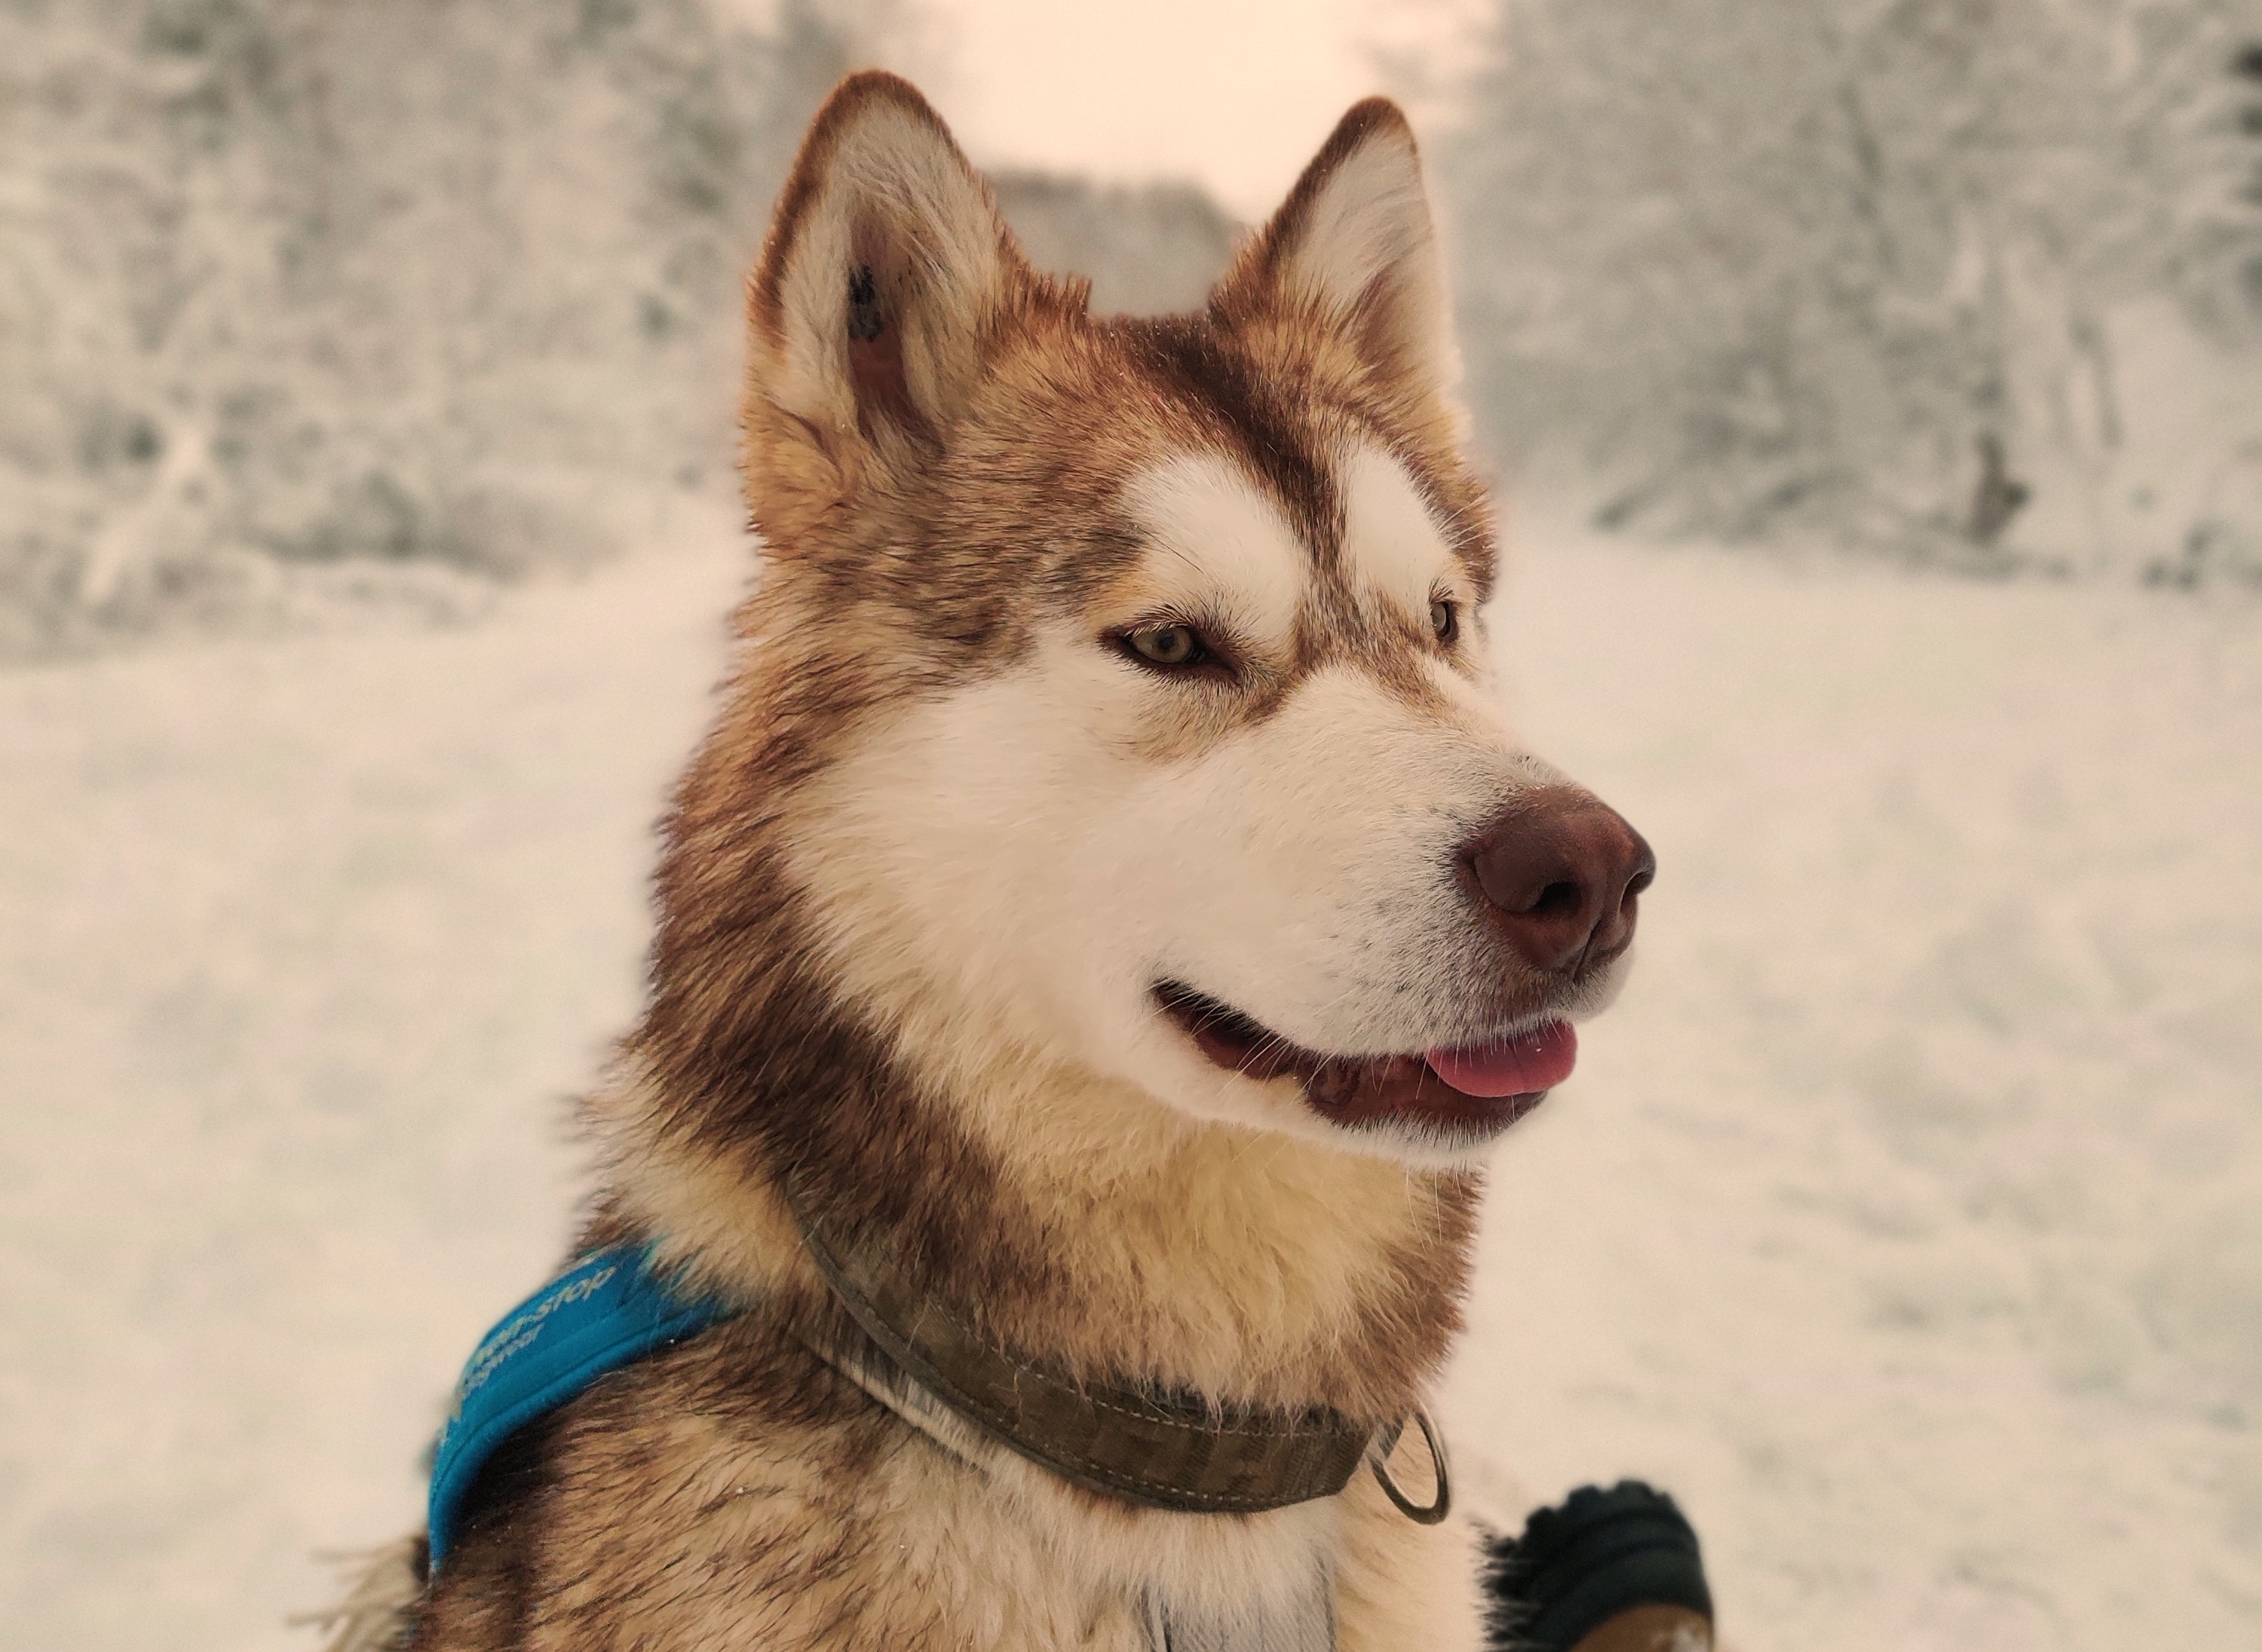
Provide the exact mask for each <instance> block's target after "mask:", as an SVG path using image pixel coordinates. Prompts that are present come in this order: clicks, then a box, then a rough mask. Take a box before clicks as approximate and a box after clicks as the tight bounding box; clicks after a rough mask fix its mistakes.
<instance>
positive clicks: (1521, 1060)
mask: <svg viewBox="0 0 2262 1652" xmlns="http://www.w3.org/2000/svg"><path fill="white" fill-rule="evenodd" d="M1425 1059H1427V1060H1428V1062H1429V1064H1430V1071H1432V1072H1434V1073H1436V1074H1437V1076H1438V1077H1439V1078H1443V1079H1444V1081H1445V1082H1446V1083H1447V1084H1449V1085H1451V1086H1452V1087H1453V1088H1454V1089H1456V1090H1459V1092H1460V1093H1462V1094H1463V1095H1481V1096H1502V1095H1534V1094H1537V1093H1538V1092H1540V1091H1542V1090H1552V1089H1553V1088H1554V1087H1555V1086H1557V1085H1559V1084H1560V1083H1562V1082H1563V1080H1564V1079H1566V1078H1569V1077H1570V1076H1571V1069H1572V1068H1573V1067H1574V1065H1576V1064H1577V1063H1578V1059H1579V1035H1578V1034H1577V1033H1575V1032H1574V1031H1573V1030H1572V1028H1571V1023H1570V1022H1568V1021H1550V1022H1548V1023H1547V1025H1546V1026H1545V1027H1542V1028H1539V1029H1538V1031H1537V1032H1530V1033H1525V1034H1524V1035H1521V1036H1519V1037H1516V1038H1510V1039H1508V1040H1506V1041H1504V1042H1501V1043H1496V1044H1471V1045H1468V1046H1467V1047H1466V1048H1465V1049H1461V1050H1431V1051H1430V1053H1429V1055H1428V1057H1425Z"/></svg>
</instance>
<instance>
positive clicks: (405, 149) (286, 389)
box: [0, 0, 887, 653]
mask: <svg viewBox="0 0 2262 1652" xmlns="http://www.w3.org/2000/svg"><path fill="white" fill-rule="evenodd" d="M747 15H753V14H741V13H738V12H736V11H731V10H730V9H729V8H726V7H724V6H722V5H719V4H712V3H711V0H575V3H574V4H557V5H550V4H544V5H540V6H517V5H510V4H495V3H493V0H487V3H481V4H472V3H452V0H386V4H357V3H356V0H11V4H5V5H0V382H4V383H5V384H7V385H8V386H9V392H10V393H9V394H8V396H7V397H5V398H4V399H0V652H17V653H20V652H23V651H25V650H31V651H39V650H41V649H46V648H52V647H57V646H73V645H74V643H75V642H76V641H77V640H81V639H84V638H90V637H94V636H98V635H100V634H104V633H105V632H110V631H117V630H119V629H121V628H123V629H126V630H133V629H137V628H144V627H147V626H149V625H155V624H169V623H173V622H175V621H176V620H178V619H179V618H181V617H183V616H184V615H192V614H194V613H196V612H198V611H199V610H219V611H222V612H238V611H241V610H258V609H262V608H266V609H281V610H286V611H287V610H290V609H291V608H292V606H293V605H294V604H296V603H299V602H302V601H304V600H305V599H306V595H307V593H308V592H309V590H310V589H314V588H321V586H322V582H323V581H330V582H331V583H332V584H334V585H335V584H336V583H338V582H340V581H344V582H347V583H355V584H357V585H358V586H359V587H362V588H367V587H369V586H370V585H371V581H373V580H374V581H376V582H377V583H378V584H382V585H385V588H387V590H389V591H391V592H392V593H393V595H395V596H396V597H400V596H401V595H402V594H403V593H406V594H407V596H408V597H409V598H417V599H418V600H422V599H421V598H418V594H419V593H420V592H421V593H423V594H424V595H425V596H427V597H429V599H430V600H434V601H445V600H450V599H449V596H448V592H449V589H450V588H449V586H448V583H447V581H446V578H445V577H444V575H434V574H429V573H428V572H427V571H428V570H431V569H435V568H438V569H446V568H450V567H453V568H457V569H464V570H477V571H485V572H501V573H508V572H510V571H512V570H514V569H515V568H519V567H522V566H530V565H535V564H544V563H556V562H561V561H564V562H570V561H572V560H573V559H576V558H579V557H586V556H588V555H591V554H594V553H595V552H598V551H599V550H602V549H603V548H605V546H606V545H607V544H608V543H609V541H611V540H613V539H616V538H618V537H621V536H622V534H623V531H626V530H628V524H627V523H623V521H621V520H619V518H620V517H621V516H623V514H624V513H633V512H636V511H638V510H641V509H645V503H644V502H640V501H652V496H653V495H654V494H659V493H664V492H665V490H666V488H667V487H671V486H673V485H674V484H675V483H676V482H677V481H679V480H681V481H682V482H686V483H690V484H693V485H699V486H710V485H711V486H722V485H725V484H726V483H727V480H728V470H729V462H730V440H731V402H732V394H733V389H734V386H735V381H736V376H737V369H738V360H739V356H740V348H741V347H740V341H739V336H738V329H739V326H740V322H739V316H738V309H739V305H738V282H739V278H740V276H741V273H742V272H743V271H744V269H745V267H746V263H747V262H748V259H749V257H750V256H751V253H752V250H753V245H754V242H755V241H756V239H757V238H758V237H759V235H760V233H761V227H762V225H763V223H764V221H765V220H766V217H767V211H768V206H769V202H770V198H771V195H772V193H773V191H774V189H775V186H776V184H777V181H778V180H779V178H780V177H782V174H783V170H784V168H785V165H786V163H787V162H788V161H789V158H790V155H791V150H792V146H793V145H794V143H795V142H796V141H797V140H798V138H799V136H800V132H801V128H802V126H803V122H804V121H805V120H806V119H807V117H808V115H809V112H810V110H811V109H813V108H814V106H815V105H816V103H817V101H818V98H820V97H822V96H823V95H824V93H825V90H827V89H828V88H829V87H830V85H831V84H832V82H833V81H834V80H835V79H837V78H838V76H839V74H840V73H841V72H842V71H843V70H844V69H846V68H847V67H850V66H851V65H852V63H853V62H854V61H855V60H856V59H857V58H858V57H860V56H861V55H863V54H865V52H866V51H867V49H868V43H869V42H868V37H869V36H870V35H871V34H872V33H873V32H875V31H876V30H878V29H879V28H880V27H881V26H882V25H884V23H885V22H886V20H887V13H886V11H885V8H884V6H883V5H882V4H846V5H843V4H828V5H822V6H820V5H819V4H817V3H816V0H781V4H777V5H775V6H773V7H771V8H770V9H769V10H768V11H767V14H764V15H761V16H759V17H758V18H757V20H756V21H755V22H753V23H749V22H747V21H746V16H747ZM655 484H656V487H655ZM387 569H389V570H391V572H389V573H385V572H384V570H387ZM379 574H382V578H379V577H378V575H379Z"/></svg>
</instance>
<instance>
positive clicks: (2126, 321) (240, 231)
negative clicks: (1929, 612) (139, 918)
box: [0, 0, 2262, 658]
mask: <svg viewBox="0 0 2262 1652" xmlns="http://www.w3.org/2000/svg"><path fill="white" fill-rule="evenodd" d="M944 29H945V25H944V23H943V22H942V21H941V20H940V18H939V17H937V16H934V15H929V14H926V13H922V12H914V11H907V10H905V9H904V7H902V6H899V5H894V4H887V0H847V3H846V4H821V3H820V0H779V3H778V4H774V5H771V6H767V7H760V6H757V7H752V8H750V7H748V6H746V5H744V4H739V5H732V4H726V3H725V0H573V3H572V4H562V3H561V4H540V5H523V6H519V5H504V4H467V3H465V0H454V3H450V0H387V3H386V4H347V3H346V0H0V383H4V384H5V385H6V386H8V389H9V393H8V394H7V395H6V396H5V397H4V398H0V657H14V658H25V657H37V656H42V655H51V654H54V653H59V652H78V651H81V650H83V649H86V648H89V647H102V646H107V645H111V644H114V643H116V642H118V641H119V640H121V639H125V638H131V637H133V636H136V635H142V634H147V633H149V632H152V631H162V630H168V629H176V628H180V627H183V626H200V627H201V626H210V625H214V624H219V625H222V626H227V627H231V628H234V627H241V626H242V625H245V624H256V625H261V626H269V625H273V624H292V623H293V622H294V621H297V620H300V619H305V618H310V617H321V616H324V615H328V614H334V613H335V612H336V611H337V610H339V609H340V608H341V607H344V608H346V609H353V610H361V609H366V608H368V607H370V606H371V605H376V606H378V607H392V608H400V609H405V610H407V611H409V612H410V613H411V614H431V615H435V616H447V615H450V614H457V613H462V612H465V611H469V610H476V609H477V608H478V607H479V605H480V604H481V603H482V602H484V601H485V600H486V598H487V596H488V595H491V593H492V591H493V588H494V586H495V583H496V582H497V581H505V580H509V579H512V578H515V577H517V576H520V575H522V574H528V573H531V572H535V571H538V570H544V569H555V568H569V567H573V566H580V565H583V564H586V563H587V562H589V561H591V560H592V559H597V558H600V557H602V556H604V555H606V554H607V553H608V552H609V551H611V550H612V549H613V548H615V547H616V546H618V545H624V544H627V543H631V542H638V541H644V540H647V539H649V538H650V537H652V535H653V534H654V533H655V532H662V533H664V532H665V531H666V523H667V521H668V520H669V512H670V511H671V509H674V506H675V505H676V504H678V503H680V502H681V500H682V498H683V497H684V496H686V495H696V494H707V495H709V496H710V497H711V495H712V494H714V493H715V491H716V490H718V489H723V488H726V487H727V486H728V483H729V467H730V463H731V459H730V451H729V444H730V436H731V414H730V405H731V385H732V380H733V377H734V374H735V371H736V367H737V363H738V354H739V343H738V307H737V298H738V284H739V281H740V279H741V277H742V274H743V271H744V269H745V266H746V263H747V260H748V258H749V256H750V254H751V252H752V249H753V244H754V241H755V238H756V237H757V236H758V235H759V234H760V226H761V224H762V223H763V221H764V218H765V215H766V213H767V207H768V205H769V201H770V198H771V196H772V194H773V192H774V189H775V187H776V185H777V184H778V181H779V179H780V177H781V176H782V170H783V168H784V166H785V165H786V164H787V162H788V161H789V158H790V155H791V149H792V146H793V144H794V142H795V141H796V137H797V136H798V133H799V131H800V128H801V126H802V125H803V121H804V119H806V117H807V115H808V113H809V112H810V109H811V107H812V106H813V105H814V104H815V102H816V101H817V99H818V97H821V96H822V95H823V93H824V91H825V89H826V88H827V87H829V86H830V85H831V84H832V82H833V81H834V79H836V78H837V76H839V73H840V72H841V71H842V70H843V69H845V68H846V67H849V66H851V65H852V64H854V63H856V62H858V61H866V60H868V59H870V58H873V57H875V56H882V57H885V58H887V59H889V60H890V61H898V62H900V61H903V60H904V57H905V56H906V54H907V51H908V54H910V55H913V56H915V55H917V52H916V42H915V40H914V42H913V46H912V47H910V48H907V47H906V45H905V42H906V40H912V39H913V37H915V36H916V35H917V33H918V32H919V31H922V30H925V31H927V32H930V33H933V32H942V31H943V30H944ZM1481 33H1482V45H1483V48H1484V49H1483V50H1482V51H1481V52H1480V53H1478V54H1475V56H1474V60H1473V61H1474V62H1475V65H1476V66H1475V67H1474V68H1473V69H1472V68H1467V67H1464V66H1462V65H1461V64H1459V62H1458V61H1457V62H1456V63H1455V64H1454V65H1452V67H1451V68H1450V69H1449V68H1448V66H1447V65H1445V64H1444V63H1442V62H1437V61H1427V62H1424V61H1400V62H1398V63H1396V64H1395V65H1394V66H1393V67H1394V74H1395V78H1397V79H1398V80H1399V81H1401V82H1402V83H1407V84H1409V85H1416V86H1418V88H1419V89H1420V90H1421V91H1422V93H1423V98H1422V102H1423V108H1424V110H1425V112H1428V114H1429V115H1430V119H1429V120H1428V121H1427V122H1426V123H1425V124H1426V125H1427V126H1428V127H1429V130H1430V153H1431V156H1432V161H1433V165H1434V167H1435V170H1437V174H1438V177H1439V179H1440V181H1441V184H1442V185H1443V188H1444V193H1445V195H1446V196H1447V198H1448V201H1449V212H1450V219H1449V222H1450V224H1451V226H1452V231H1453V234H1454V244H1455V247H1456V248H1457V250H1458V257H1459V280H1460V285H1461V302H1462V307H1463V312H1462V313H1463V327H1464V335H1465V339H1466V350H1467V353H1468V357H1469V365H1470V375H1471V390H1472V396H1473V403H1474V405H1475V408H1476V411H1477V413H1478V415H1479V419H1480V428H1481V430H1482V432H1483V435H1484V437H1485V439H1486V441H1487V443H1488V445H1489V447H1490V448H1491V450H1492V451H1493V453H1494V455H1495V458H1497V459H1498V460H1499V461H1500V462H1501V463H1502V466H1503V468H1504V469H1505V470H1506V471H1507V472H1508V473H1509V474H1511V475H1513V476H1515V477H1516V478H1517V479H1518V480H1520V481H1521V482H1522V483H1523V484H1524V486H1526V487H1531V488H1532V489H1536V490H1540V491H1544V492H1547V493H1549V494H1558V495H1565V496H1575V497H1576V498H1578V499H1580V500H1581V501H1585V502H1586V504H1587V505H1588V507H1589V508H1590V509H1591V510H1592V511H1593V512H1594V513H1595V516H1596V520H1597V521H1599V522H1600V523H1602V524H1603V525H1604V526H1605V527H1627V528H1637V529H1640V530H1645V531H1647V532H1650V533H1653V534H1666V535H1702V536H1705V537H1721V538H1728V539H1733V540H1738V541H1754V542H1767V541H1777V542H1780V541H1783V540H1785V539H1786V538H1796V539H1797V540H1798V541H1799V542H1801V543H1807V542H1812V541H1815V540H1818V539H1819V541H1821V542H1823V543H1826V544H1830V545H1839V546H1843V547H1847V548H1851V549H1857V550H1862V551H1866V552H1882V553H1885V554H1889V555H1892V556H1897V557H1903V558H1913V559H1921V560H1923V561H1926V562H1928V563H1934V564H1938V565H1941V566H1947V567H1952V568H1956V569H1960V570H1965V571H1978V572H2016V571H2023V572H2028V573H2036V572H2039V573H2047V574H2067V575H2077V576H2086V577H2094V578H2103V579H2109V580H2123V581H2127V580H2145V581H2153V582H2156V583H2158V582H2166V583H2171V584H2177V585H2191V586H2198V585H2207V586H2214V587H2242V586H2243V587H2250V588H2252V587H2262V18H2258V16H2257V15H2256V14H2255V12H2254V10H2253V5H2252V0H1832V3H1830V4H1816V3H1815V0H1738V3H1737V4H1733V5H1724V4H1715V3H1714V0H1500V4H1498V5H1497V6H1496V8H1495V11H1494V14H1493V15H1492V16H1491V17H1490V18H1489V20H1488V22H1487V23H1486V25H1485V26H1484V27H1483V29H1482V32H1481ZM977 158H978V157H977ZM999 184H1000V192H1001V195H1002V197H1003V198H1004V200H1005V206H1006V207H1007V210H1008V212H1009V214H1010V215H1011V216H1012V219H1013V220H1014V222H1015V224H1016V226H1017V227H1018V228H1019V230H1020V231H1021V233H1022V234H1023V236H1024V238H1025V240H1026V241H1027V243H1028V245H1029V247H1030V248H1031V249H1032V251H1033V253H1034V255H1035V256H1037V257H1038V258H1039V259H1040V260H1041V262H1045V263H1050V264H1053V265H1055V266H1068V267H1075V268H1077V269H1080V270H1082V271H1084V272H1086V273H1089V274H1091V275H1092V276H1093V277H1094V278H1096V282H1097V290H1096V302H1097V303H1098V305H1099V306H1100V307H1120V308H1126V309H1149V310H1151V309H1164V308H1173V307H1184V306H1188V305H1191V304H1193V303H1196V302H1198V301H1199V296H1200V293H1201V292H1202V290H1203V288H1204V285H1205V284H1206V282H1207V278H1208V277H1209V275H1210V274H1211V272H1212V271H1214V270H1215V269H1216V268H1217V267H1218V266H1219V265H1220V264H1221V263H1222V261H1223V259H1224V257H1225V256H1226V254H1227V252H1228V249H1229V247H1230V244H1231V239H1232V236H1233V234H1235V233H1236V226H1235V225H1234V224H1233V223H1232V222H1231V221H1230V220H1229V219H1228V216H1227V215H1226V213H1224V212H1223V211H1222V210H1221V208H1219V207H1218V206H1216V205H1214V203H1213V202H1212V201H1211V200H1210V199H1208V198H1207V197H1206V196H1205V195H1204V194H1203V193H1202V192H1201V191H1200V190H1199V188H1197V187H1195V186H1193V185H1192V184H1168V183H1159V184H1153V185H1150V186H1146V187H1127V186H1120V185H1118V186H1113V187H1106V188H1103V187H1100V186H1097V185H1094V184H1091V183H1089V182H1086V181H1084V180H1080V179H1077V178H1073V177H1039V176H1027V175H1008V176H1005V177H1001V178H1000V179H999Z"/></svg>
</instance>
